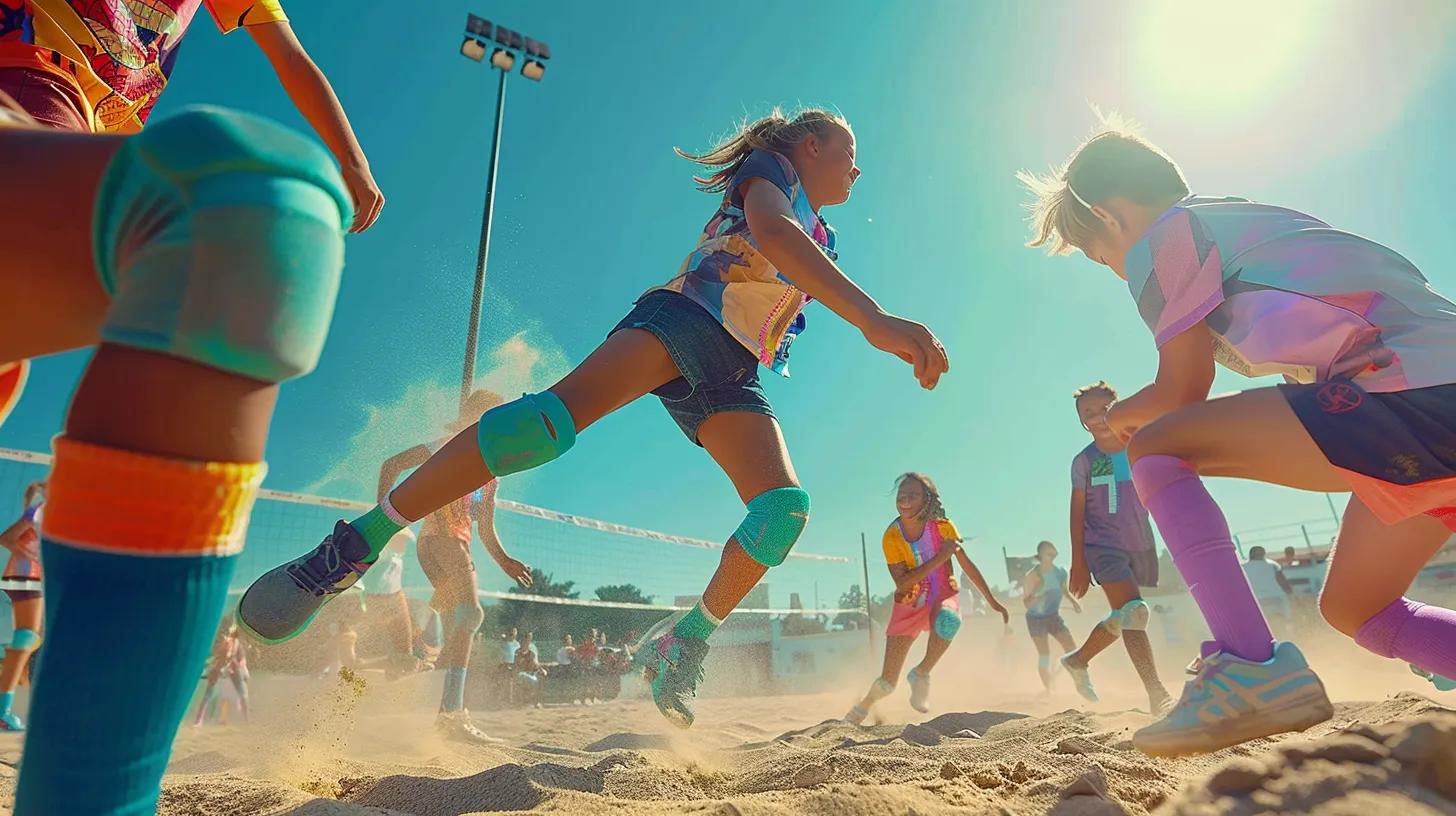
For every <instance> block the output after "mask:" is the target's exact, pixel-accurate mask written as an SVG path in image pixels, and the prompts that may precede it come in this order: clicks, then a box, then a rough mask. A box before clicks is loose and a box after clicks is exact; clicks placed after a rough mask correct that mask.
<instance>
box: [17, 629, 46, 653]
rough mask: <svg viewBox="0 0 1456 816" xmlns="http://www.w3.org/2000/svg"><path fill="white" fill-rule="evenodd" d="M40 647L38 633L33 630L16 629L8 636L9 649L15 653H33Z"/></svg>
mask: <svg viewBox="0 0 1456 816" xmlns="http://www.w3.org/2000/svg"><path fill="white" fill-rule="evenodd" d="M39 645H40V632H37V631H35V630H34V629H16V630H15V633H14V634H12V635H11V636H10V648H11V649H14V650H15V651H17V652H33V651H35V649H36V647H37V646H39Z"/></svg>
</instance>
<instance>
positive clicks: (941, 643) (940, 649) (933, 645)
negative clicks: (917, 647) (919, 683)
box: [915, 632, 950, 675]
mask: <svg viewBox="0 0 1456 816" xmlns="http://www.w3.org/2000/svg"><path fill="white" fill-rule="evenodd" d="M948 649H950V641H948V640H946V639H945V638H943V637H941V636H940V635H937V634H936V633H934V632H931V633H930V640H929V641H928V642H926V644H925V659H923V660H921V661H920V665H918V666H916V667H915V673H916V674H920V675H926V674H930V670H931V669H933V668H935V664H937V663H939V662H940V659H941V658H942V657H945V653H946V650H948Z"/></svg>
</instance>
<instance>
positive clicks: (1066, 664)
mask: <svg viewBox="0 0 1456 816" xmlns="http://www.w3.org/2000/svg"><path fill="white" fill-rule="evenodd" d="M1075 654H1076V652H1068V653H1067V654H1064V655H1062V668H1064V669H1066V670H1067V675H1068V676H1069V677H1071V678H1072V683H1073V684H1075V685H1076V686H1077V693H1078V694H1080V695H1082V697H1083V699H1085V700H1087V702H1089V703H1095V702H1097V700H1098V699H1099V698H1098V697H1097V689H1095V688H1093V687H1092V675H1091V674H1089V673H1088V672H1087V667H1086V666H1079V665H1077V664H1076V663H1075V662H1073V661H1072V656H1073V655H1075Z"/></svg>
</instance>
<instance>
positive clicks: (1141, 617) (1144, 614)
mask: <svg viewBox="0 0 1456 816" xmlns="http://www.w3.org/2000/svg"><path fill="white" fill-rule="evenodd" d="M1117 611H1118V612H1119V613H1121V614H1122V628H1123V630H1124V631H1127V632H1143V631H1146V630H1147V628H1148V619H1149V618H1151V617H1152V610H1150V609H1148V602H1147V601H1144V600H1143V599H1142V598H1133V599H1132V600H1130V601H1128V602H1127V603H1125V604H1123V605H1122V608H1121V609H1119V610H1117Z"/></svg>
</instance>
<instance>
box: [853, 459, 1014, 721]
mask: <svg viewBox="0 0 1456 816" xmlns="http://www.w3.org/2000/svg"><path fill="white" fill-rule="evenodd" d="M895 509H896V510H898V511H899V516H898V517H897V518H896V519H895V520H894V521H892V522H890V526H889V527H888V528H886V530H885V537H884V548H885V564H886V566H888V567H889V569H890V578H891V579H892V580H893V581H894V582H895V603H894V607H893V611H892V612H891V614H890V625H889V626H887V627H886V628H885V664H884V668H883V670H882V671H881V672H880V676H879V677H877V678H875V681H874V683H873V684H872V685H871V686H870V690H869V693H868V694H866V695H865V697H864V699H863V700H861V701H860V702H859V703H857V704H856V705H855V706H854V708H852V709H850V711H849V713H848V714H846V715H845V717H844V718H845V719H846V720H848V721H849V722H851V723H854V724H855V725H858V724H860V723H862V722H864V720H865V718H866V717H868V716H869V713H870V710H871V709H872V708H873V707H874V705H875V703H877V702H879V701H880V700H882V699H884V698H885V697H887V696H889V694H890V693H891V692H893V691H894V690H895V684H896V682H897V680H898V678H899V676H900V669H902V668H904V666H905V658H906V657H907V656H908V655H909V654H910V647H911V646H912V645H914V643H915V639H916V638H917V637H919V636H920V633H921V632H927V633H929V635H930V639H929V641H928V642H927V643H926V645H925V658H924V659H923V660H921V661H920V664H919V665H917V666H916V667H915V668H913V669H911V670H910V673H909V674H908V675H906V677H905V679H906V680H909V681H910V705H911V706H912V707H913V708H914V709H915V710H916V711H919V712H921V713H925V712H927V711H929V710H930V671H931V669H933V668H935V664H936V663H938V662H940V658H941V657H943V656H944V655H945V653H946V650H947V649H949V648H950V642H951V640H952V639H953V638H954V637H955V635H956V632H957V631H958V630H959V629H960V627H961V610H960V601H959V600H958V598H959V593H960V587H959V586H958V585H957V583H956V579H955V574H954V572H955V571H954V569H953V568H952V567H951V566H950V559H951V558H952V557H954V558H955V559H956V560H957V561H959V562H960V565H961V569H962V570H963V571H964V572H965V574H966V577H967V578H969V579H970V580H971V583H973V584H975V585H976V589H977V590H979V591H980V593H981V595H982V596H984V597H985V599H986V603H988V604H989V605H990V607H991V608H992V609H994V610H996V611H997V612H999V613H1000V614H1001V619H1002V621H1003V622H1007V621H1009V620H1010V615H1009V613H1007V611H1006V608H1005V607H1004V606H1002V605H1001V604H1000V603H999V602H997V600H996V596H994V595H992V594H991V589H990V587H988V586H986V579H985V578H984V577H982V575H981V571H980V570H978V569H976V565H975V564H972V563H971V559H969V558H967V557H966V553H965V551H964V550H962V549H961V546H960V545H961V542H962V541H963V539H962V537H961V534H960V531H959V530H957V529H956V526H955V523H954V522H952V521H951V520H950V518H949V517H947V516H946V512H945V506H944V505H943V504H942V503H941V501H940V490H939V489H937V488H936V486H935V482H933V481H931V479H930V477H929V476H926V475H925V474H923V473H913V472H912V473H905V474H903V475H901V476H900V478H898V479H896V480H895Z"/></svg>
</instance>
